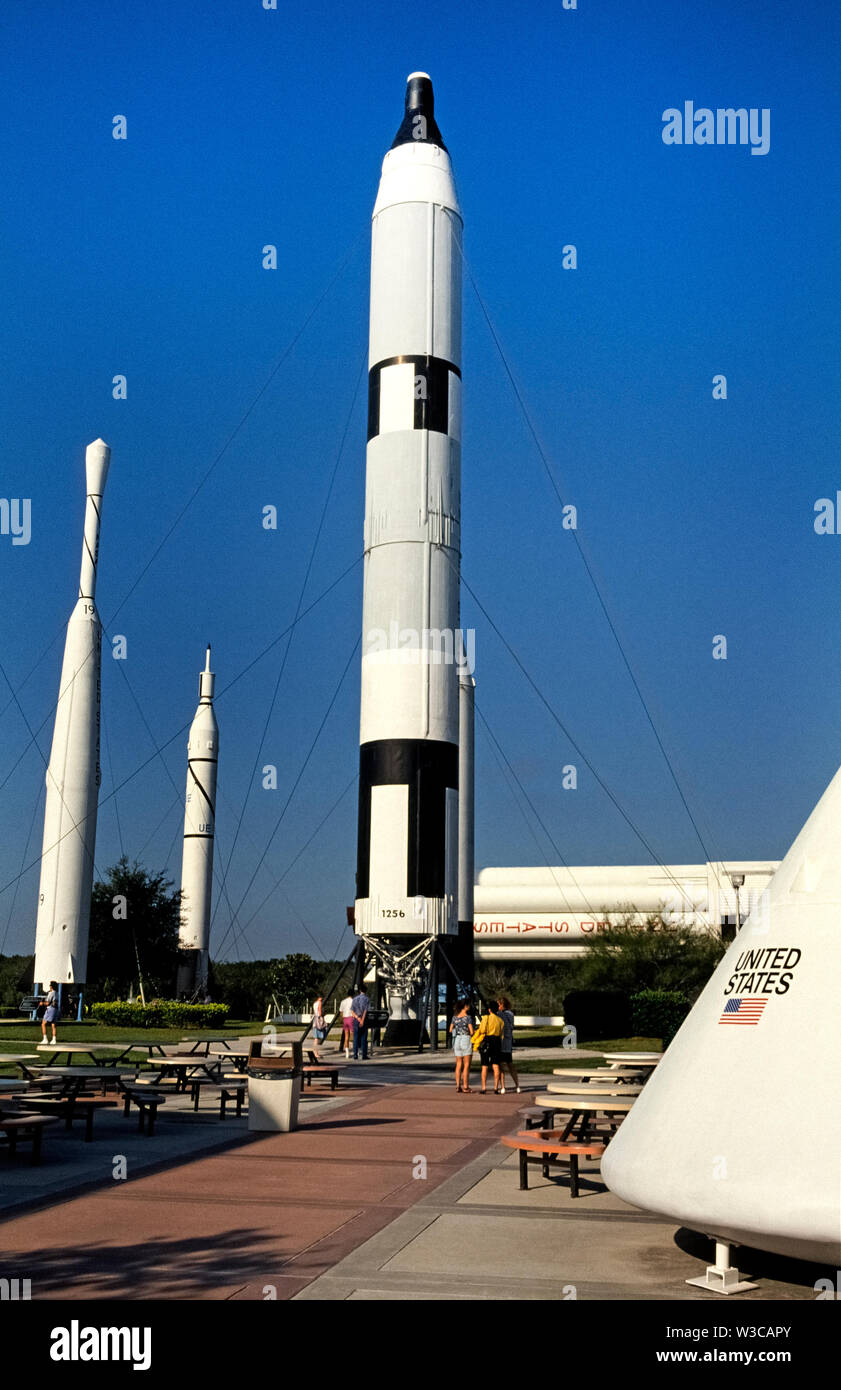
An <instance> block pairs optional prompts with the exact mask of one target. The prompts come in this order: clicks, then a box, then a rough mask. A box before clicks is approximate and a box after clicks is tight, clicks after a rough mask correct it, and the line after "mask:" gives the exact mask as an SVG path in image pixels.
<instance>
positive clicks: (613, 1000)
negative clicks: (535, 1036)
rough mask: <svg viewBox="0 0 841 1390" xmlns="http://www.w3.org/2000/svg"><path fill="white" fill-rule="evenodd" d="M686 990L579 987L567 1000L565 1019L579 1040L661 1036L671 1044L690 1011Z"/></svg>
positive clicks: (663, 1040) (665, 1043)
mask: <svg viewBox="0 0 841 1390" xmlns="http://www.w3.org/2000/svg"><path fill="white" fill-rule="evenodd" d="M690 1007H691V1005H690V1002H689V999H688V998H687V996H686V995H685V994H682V993H681V992H680V991H679V990H671V989H642V990H639V991H638V992H637V993H636V994H631V995H628V994H625V993H624V991H623V990H619V989H576V990H572V991H571V992H570V993H569V994H568V995H567V996H566V998H565V1000H564V1021H565V1022H566V1023H567V1024H569V1025H570V1026H571V1027H574V1028H575V1032H576V1036H577V1039H578V1041H579V1042H587V1041H589V1040H591V1039H593V1038H626V1037H633V1038H660V1039H662V1042H663V1047H664V1048H665V1047H668V1045H669V1043H670V1042H671V1041H672V1038H673V1037H674V1035H675V1033H676V1032H677V1030H678V1028H679V1027H680V1025H681V1024H682V1022H683V1020H684V1019H685V1018H686V1015H687V1014H688V1013H689V1009H690Z"/></svg>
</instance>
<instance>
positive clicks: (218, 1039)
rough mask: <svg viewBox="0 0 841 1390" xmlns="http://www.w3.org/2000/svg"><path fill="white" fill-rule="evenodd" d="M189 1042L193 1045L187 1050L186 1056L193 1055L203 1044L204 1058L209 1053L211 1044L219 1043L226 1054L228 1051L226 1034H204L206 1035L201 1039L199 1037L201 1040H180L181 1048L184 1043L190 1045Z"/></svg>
mask: <svg viewBox="0 0 841 1390" xmlns="http://www.w3.org/2000/svg"><path fill="white" fill-rule="evenodd" d="M190 1042H191V1043H193V1044H194V1046H193V1047H191V1048H190V1049H189V1053H188V1054H187V1055H189V1056H192V1055H193V1053H195V1052H198V1050H199V1048H200V1047H201V1045H202V1043H204V1055H205V1057H206V1056H207V1055H208V1053H209V1052H210V1044H211V1043H221V1044H222V1046H223V1048H224V1049H225V1051H226V1052H228V1051H229V1050H230V1049H229V1048H228V1036H227V1034H226V1033H206V1034H205V1035H204V1036H203V1037H201V1038H182V1039H181V1046H182V1047H183V1046H184V1044H185V1043H190Z"/></svg>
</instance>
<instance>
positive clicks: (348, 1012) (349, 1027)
mask: <svg viewBox="0 0 841 1390" xmlns="http://www.w3.org/2000/svg"><path fill="white" fill-rule="evenodd" d="M339 1013H340V1014H341V1016H342V1041H341V1043H340V1044H339V1051H340V1052H344V1054H345V1056H346V1057H349V1056H350V1045H351V1043H352V1042H353V995H352V994H346V995H345V997H344V999H343V1000H342V1002H341V1004H340V1005H339Z"/></svg>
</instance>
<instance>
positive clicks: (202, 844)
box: [178, 647, 219, 994]
mask: <svg viewBox="0 0 841 1390" xmlns="http://www.w3.org/2000/svg"><path fill="white" fill-rule="evenodd" d="M215 681H216V677H215V676H214V674H213V672H212V671H211V669H210V647H208V649H207V659H206V661H205V667H204V670H203V671H202V672H200V674H199V707H198V709H197V710H196V717H195V719H194V720H193V722H192V724H191V726H190V737H189V740H188V742H187V794H186V797H185V801H184V849H183V854H182V858H181V891H182V894H183V896H182V899H181V926H180V930H179V934H178V944H179V947H180V948H181V950H182V951H187V952H189V955H188V957H187V958H186V959H185V960H184V961H183V963H182V965H181V966H180V967H179V971H178V993H179V994H182V993H184V994H192V993H193V992H194V991H195V990H197V989H204V988H205V986H206V984H207V970H208V963H209V953H210V904H211V897H212V892H213V834H214V825H215V821H216V772H217V765H218V760H219V726H218V725H217V723H216V715H215V714H214V712H213V688H214V684H215Z"/></svg>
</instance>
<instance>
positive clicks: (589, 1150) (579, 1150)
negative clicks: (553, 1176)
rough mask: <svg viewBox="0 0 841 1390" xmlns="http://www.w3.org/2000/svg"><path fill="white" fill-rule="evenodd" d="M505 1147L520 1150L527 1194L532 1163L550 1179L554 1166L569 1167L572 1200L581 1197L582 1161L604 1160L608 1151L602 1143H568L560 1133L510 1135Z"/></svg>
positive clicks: (530, 1131)
mask: <svg viewBox="0 0 841 1390" xmlns="http://www.w3.org/2000/svg"><path fill="white" fill-rule="evenodd" d="M502 1143H503V1144H504V1145H505V1147H506V1148H507V1149H516V1151H517V1152H518V1153H519V1155H520V1189H521V1191H527V1190H528V1185H529V1169H528V1165H529V1163H539V1164H540V1165H541V1168H542V1170H543V1176H544V1178H548V1177H549V1165H550V1163H566V1164H567V1165H568V1167H569V1192H570V1197H577V1196H578V1160H579V1158H601V1156H602V1154H603V1153H604V1151H605V1145H604V1144H602V1143H593V1142H589V1141H588V1142H587V1143H583V1144H580V1143H575V1142H573V1143H570V1142H568V1141H567V1142H564V1140H563V1139H562V1138H561V1136H560V1134H559V1133H558V1131H557V1130H551V1129H549V1130H546V1129H539V1130H522V1131H521V1132H520V1133H519V1134H506V1135H504V1136H503V1139H502Z"/></svg>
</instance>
